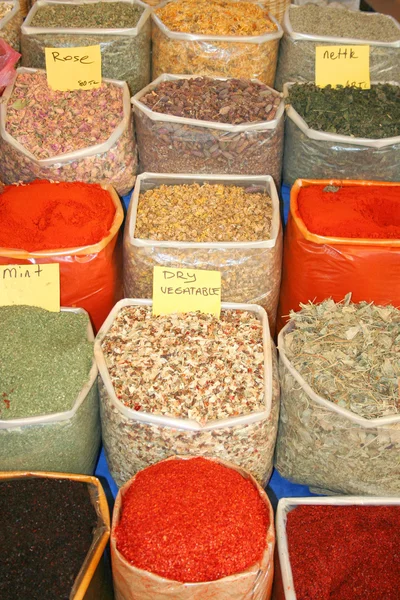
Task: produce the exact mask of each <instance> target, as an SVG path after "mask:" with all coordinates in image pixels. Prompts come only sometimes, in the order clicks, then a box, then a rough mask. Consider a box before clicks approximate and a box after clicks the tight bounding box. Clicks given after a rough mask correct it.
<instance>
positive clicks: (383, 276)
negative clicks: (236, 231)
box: [278, 179, 400, 328]
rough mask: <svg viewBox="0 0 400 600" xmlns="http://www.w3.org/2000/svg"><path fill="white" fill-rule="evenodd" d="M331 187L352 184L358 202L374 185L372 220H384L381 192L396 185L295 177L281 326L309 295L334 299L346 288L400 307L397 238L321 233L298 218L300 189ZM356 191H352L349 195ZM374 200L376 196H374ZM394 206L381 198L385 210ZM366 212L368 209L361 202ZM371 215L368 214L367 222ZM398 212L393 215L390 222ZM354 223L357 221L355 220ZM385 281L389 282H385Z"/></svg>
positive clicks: (359, 297)
mask: <svg viewBox="0 0 400 600" xmlns="http://www.w3.org/2000/svg"><path fill="white" fill-rule="evenodd" d="M316 185H318V186H328V189H329V186H333V187H332V192H329V191H328V194H329V193H332V194H333V193H334V191H333V190H334V189H335V188H342V187H343V188H346V187H350V186H351V187H353V188H354V186H357V187H358V190H359V196H360V202H361V203H362V204H364V206H365V201H364V200H363V198H362V193H363V190H364V189H367V190H368V188H370V186H374V187H375V186H376V187H377V194H378V195H379V196H380V198H379V206H381V207H382V213H381V218H379V216H378V217H377V219H376V221H377V222H378V223H379V221H380V222H381V223H383V224H389V222H388V219H389V214H388V213H386V212H385V191H387V190H398V192H397V193H399V191H400V186H399V184H396V183H389V182H379V181H351V180H309V179H299V180H298V181H296V183H295V184H294V186H293V187H292V189H291V200H290V213H289V219H288V224H287V228H286V235H285V242H284V244H285V252H284V260H283V276H282V286H281V294H280V301H279V311H278V315H279V317H278V324H279V328H280V327H282V326H283V324H284V321H283V319H284V318H287V315H289V312H290V311H291V310H294V311H296V310H299V308H300V303H304V304H306V303H307V302H308V301H309V300H312V301H316V302H322V301H323V300H325V298H333V300H335V302H339V301H340V300H341V299H342V298H344V296H345V295H346V294H347V293H348V292H349V291H351V292H352V299H353V302H361V301H362V300H365V301H367V302H374V303H375V304H381V305H386V304H393V305H394V306H400V239H379V238H382V236H383V235H384V234H381V235H380V236H379V238H377V239H375V238H372V237H371V238H366V239H362V238H360V237H354V238H353V237H352V238H347V237H344V236H343V237H342V236H341V235H340V234H341V229H339V228H338V231H337V235H336V236H335V237H333V236H325V235H317V234H316V233H312V232H311V231H310V230H309V229H308V228H307V225H306V224H305V222H304V220H303V219H302V217H301V214H300V210H299V193H300V191H301V189H302V188H304V187H309V186H316ZM354 193H356V191H354V192H353V194H354ZM377 202H378V199H377ZM392 207H393V205H392V204H391V203H386V210H391V208H392ZM364 210H365V211H367V214H368V208H367V207H366V206H365V208H364ZM372 219H373V217H371V221H372ZM396 220H397V222H398V217H396V215H395V214H393V218H392V222H393V225H395V224H396ZM354 227H357V221H355V222H354ZM389 281H390V285H388V282H389Z"/></svg>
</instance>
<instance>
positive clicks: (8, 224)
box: [0, 180, 115, 252]
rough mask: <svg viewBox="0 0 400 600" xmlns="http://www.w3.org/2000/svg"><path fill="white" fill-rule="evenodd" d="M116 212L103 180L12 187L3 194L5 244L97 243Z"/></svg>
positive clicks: (1, 236) (0, 238) (0, 214)
mask: <svg viewBox="0 0 400 600" xmlns="http://www.w3.org/2000/svg"><path fill="white" fill-rule="evenodd" d="M114 216H115V206H114V203H113V201H112V198H111V196H110V194H109V193H108V192H107V191H106V190H103V189H102V187H101V186H100V185H98V184H90V183H80V182H75V183H50V182H49V181H45V180H36V181H33V182H32V183H29V184H26V185H18V186H17V185H9V186H6V187H5V188H4V191H3V193H2V194H0V224H1V227H0V247H2V248H14V249H18V250H26V251H28V252H34V251H39V250H56V249H62V248H77V247H80V246H87V245H91V244H96V243H98V242H100V241H101V240H102V239H103V238H104V237H106V236H107V235H108V232H109V230H110V228H111V226H112V223H113V220H114Z"/></svg>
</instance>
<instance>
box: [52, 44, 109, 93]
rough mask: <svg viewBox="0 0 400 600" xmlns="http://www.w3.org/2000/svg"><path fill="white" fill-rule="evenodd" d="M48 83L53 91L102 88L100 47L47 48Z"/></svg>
mask: <svg viewBox="0 0 400 600" xmlns="http://www.w3.org/2000/svg"><path fill="white" fill-rule="evenodd" d="M45 55H46V72H47V83H48V85H49V87H51V89H52V90H59V91H61V92H67V91H70V90H92V89H94V88H99V87H100V86H101V52H100V46H99V45H97V46H84V47H82V48H45Z"/></svg>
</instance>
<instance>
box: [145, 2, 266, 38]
mask: <svg viewBox="0 0 400 600" xmlns="http://www.w3.org/2000/svg"><path fill="white" fill-rule="evenodd" d="M155 13H156V15H157V16H159V17H160V19H161V20H162V22H163V23H164V25H165V26H166V27H168V28H169V29H170V30H171V31H179V32H182V33H192V34H205V35H227V36H255V35H262V34H265V33H268V32H271V31H276V30H277V26H276V25H275V23H273V22H272V21H271V19H270V18H269V17H268V11H267V10H266V9H265V8H262V7H261V6H259V5H258V4H251V3H248V2H227V1H226V0H175V1H174V2H169V3H168V4H166V5H165V6H163V7H161V8H157V9H156V10H155Z"/></svg>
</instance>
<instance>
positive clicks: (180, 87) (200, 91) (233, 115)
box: [140, 77, 281, 150]
mask: <svg viewBox="0 0 400 600" xmlns="http://www.w3.org/2000/svg"><path fill="white" fill-rule="evenodd" d="M140 101H141V102H143V104H145V105H146V106H148V107H149V108H151V110H154V111H155V112H158V113H164V114H167V115H174V116H176V117H187V118H190V119H198V120H200V121H216V122H218V123H228V124H230V125H238V124H241V123H254V122H259V121H272V120H273V119H274V118H275V115H276V112H277V110H278V107H279V105H280V103H281V96H280V95H279V94H277V92H275V91H274V90H271V89H270V88H268V87H267V86H266V85H264V84H260V83H255V82H252V81H250V80H248V79H228V80H227V81H221V80H218V79H212V78H209V77H196V78H192V79H178V80H175V81H164V82H162V83H160V84H159V85H158V86H157V87H156V88H154V89H153V90H152V91H151V92H149V93H148V94H146V95H145V96H142V97H141V98H140ZM217 149H218V148H216V150H217Z"/></svg>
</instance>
